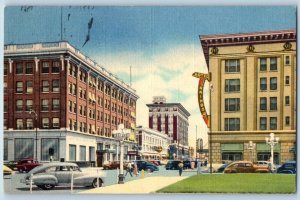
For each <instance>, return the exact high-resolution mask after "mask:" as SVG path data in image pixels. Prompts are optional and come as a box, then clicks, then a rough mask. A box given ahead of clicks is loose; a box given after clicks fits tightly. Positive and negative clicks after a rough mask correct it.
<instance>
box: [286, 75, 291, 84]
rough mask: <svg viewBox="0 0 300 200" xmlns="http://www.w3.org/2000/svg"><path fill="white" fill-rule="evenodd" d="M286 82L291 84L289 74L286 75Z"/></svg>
mask: <svg viewBox="0 0 300 200" xmlns="http://www.w3.org/2000/svg"><path fill="white" fill-rule="evenodd" d="M285 84H286V85H289V84H290V77H289V76H286V77H285Z"/></svg>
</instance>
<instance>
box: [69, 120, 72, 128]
mask: <svg viewBox="0 0 300 200" xmlns="http://www.w3.org/2000/svg"><path fill="white" fill-rule="evenodd" d="M72 124H73V123H72V119H69V129H70V130H72V128H73V125H72Z"/></svg>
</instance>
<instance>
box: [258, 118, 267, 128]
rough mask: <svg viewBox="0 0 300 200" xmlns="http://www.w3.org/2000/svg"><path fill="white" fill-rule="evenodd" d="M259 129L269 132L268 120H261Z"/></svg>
mask: <svg viewBox="0 0 300 200" xmlns="http://www.w3.org/2000/svg"><path fill="white" fill-rule="evenodd" d="M259 129H260V130H267V118H266V117H261V118H259Z"/></svg>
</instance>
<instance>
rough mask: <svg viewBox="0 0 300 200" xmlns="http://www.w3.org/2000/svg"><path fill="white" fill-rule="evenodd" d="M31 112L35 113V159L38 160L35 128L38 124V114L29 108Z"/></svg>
mask: <svg viewBox="0 0 300 200" xmlns="http://www.w3.org/2000/svg"><path fill="white" fill-rule="evenodd" d="M31 113H33V114H34V115H35V122H34V123H35V159H36V160H38V156H37V141H38V139H37V129H38V125H37V119H38V115H37V113H36V112H35V111H34V110H33V109H30V110H29V114H31Z"/></svg>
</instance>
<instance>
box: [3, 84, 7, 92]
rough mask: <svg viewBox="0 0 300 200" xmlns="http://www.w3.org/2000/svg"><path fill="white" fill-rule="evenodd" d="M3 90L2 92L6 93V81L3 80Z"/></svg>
mask: <svg viewBox="0 0 300 200" xmlns="http://www.w3.org/2000/svg"><path fill="white" fill-rule="evenodd" d="M3 92H4V94H7V82H5V81H4V82H3Z"/></svg>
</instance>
